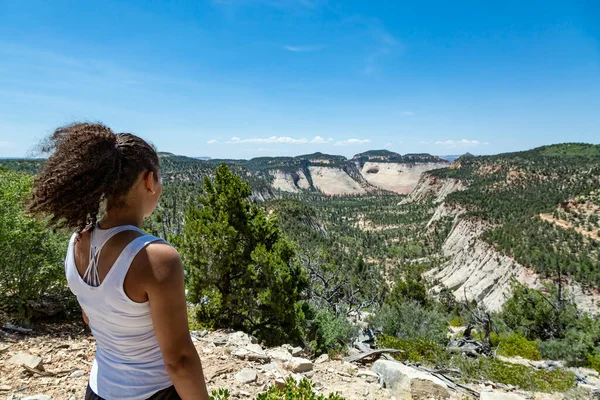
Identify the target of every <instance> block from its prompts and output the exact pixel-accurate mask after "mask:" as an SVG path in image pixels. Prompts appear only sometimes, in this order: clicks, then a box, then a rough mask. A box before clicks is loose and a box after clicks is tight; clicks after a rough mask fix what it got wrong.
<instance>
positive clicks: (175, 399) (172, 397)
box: [85, 385, 181, 400]
mask: <svg viewBox="0 0 600 400" xmlns="http://www.w3.org/2000/svg"><path fill="white" fill-rule="evenodd" d="M85 400H104V399H103V398H102V397H100V396H98V395H97V394H96V393H94V391H93V390H92V388H90V385H88V387H87V390H86V392H85ZM148 400H181V397H179V395H178V394H177V391H176V390H175V386H169V387H168V388H166V389H163V390H159V391H158V392H156V393H154V394H153V395H152V397H149V398H148Z"/></svg>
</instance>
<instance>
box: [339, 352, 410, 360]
mask: <svg viewBox="0 0 600 400" xmlns="http://www.w3.org/2000/svg"><path fill="white" fill-rule="evenodd" d="M383 353H404V351H403V350H397V349H376V350H369V351H365V352H364V353H361V354H357V355H355V356H348V357H345V358H344V361H347V362H355V361H360V360H362V359H364V358H367V357H371V356H374V355H379V354H383Z"/></svg>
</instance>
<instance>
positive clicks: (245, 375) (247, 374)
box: [235, 368, 258, 384]
mask: <svg viewBox="0 0 600 400" xmlns="http://www.w3.org/2000/svg"><path fill="white" fill-rule="evenodd" d="M257 379H258V373H257V372H256V371H255V370H253V369H252V368H243V369H242V370H241V371H240V372H238V373H237V374H236V376H235V380H236V381H238V382H240V383H244V384H246V383H252V382H256V380H257Z"/></svg>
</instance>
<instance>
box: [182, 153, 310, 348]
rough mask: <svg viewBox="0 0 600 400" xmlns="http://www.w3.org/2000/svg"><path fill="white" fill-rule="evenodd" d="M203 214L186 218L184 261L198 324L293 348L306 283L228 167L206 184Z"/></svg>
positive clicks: (285, 244)
mask: <svg viewBox="0 0 600 400" xmlns="http://www.w3.org/2000/svg"><path fill="white" fill-rule="evenodd" d="M204 190H205V192H206V195H205V196H204V197H202V198H200V199H199V203H200V207H199V208H197V207H195V206H190V208H189V209H188V211H187V213H186V217H185V226H184V229H183V236H182V238H181V240H180V244H181V254H182V256H183V259H184V263H185V265H186V267H187V278H188V288H189V296H190V300H191V301H192V302H194V303H197V304H198V305H199V306H198V309H197V310H198V311H197V321H198V322H199V323H200V324H205V325H206V326H209V327H213V328H233V329H238V330H244V331H246V332H248V333H250V334H252V335H255V336H257V337H259V338H261V339H263V340H265V341H267V342H269V343H278V342H283V341H287V340H290V339H291V340H294V339H296V338H298V337H299V336H300V332H299V330H298V329H297V328H298V325H299V321H300V320H301V319H302V318H303V316H302V314H301V309H300V307H299V306H298V301H299V300H300V294H301V292H302V291H303V290H304V288H305V287H306V285H307V283H308V279H307V277H306V274H305V273H304V270H303V269H302V267H301V266H300V265H299V264H297V263H295V262H294V255H295V252H294V249H293V247H292V245H291V243H290V242H289V241H287V240H286V239H285V238H284V237H283V234H282V232H281V230H280V228H279V227H278V224H277V221H276V219H275V218H271V217H267V215H266V213H265V212H264V210H262V209H260V208H259V207H258V206H257V205H256V204H254V203H252V202H251V201H250V199H249V196H250V194H251V190H250V187H249V185H248V184H247V183H245V182H243V181H242V180H241V179H240V178H239V177H237V176H236V175H234V174H233V173H232V172H231V171H230V170H229V168H227V166H226V165H225V164H223V165H221V166H220V167H219V168H218V169H217V171H216V172H215V177H214V182H212V181H211V180H210V179H208V178H205V181H204Z"/></svg>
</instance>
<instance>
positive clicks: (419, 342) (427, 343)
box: [379, 335, 448, 364]
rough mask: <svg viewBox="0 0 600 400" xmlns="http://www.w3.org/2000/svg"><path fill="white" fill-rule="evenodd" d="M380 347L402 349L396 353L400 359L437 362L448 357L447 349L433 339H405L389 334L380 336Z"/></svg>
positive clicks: (396, 356) (428, 362)
mask: <svg viewBox="0 0 600 400" xmlns="http://www.w3.org/2000/svg"><path fill="white" fill-rule="evenodd" d="M379 347H381V348H390V349H397V350H402V353H397V354H395V355H394V358H396V359H397V360H398V361H410V362H421V363H425V364H436V363H439V362H440V360H444V359H447V358H448V353H447V352H446V349H445V348H444V347H443V346H441V345H439V344H437V343H436V342H434V341H432V340H428V339H425V338H417V339H415V340H404V339H399V338H395V337H392V336H388V335H381V336H379Z"/></svg>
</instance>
